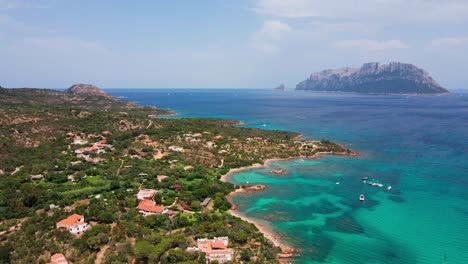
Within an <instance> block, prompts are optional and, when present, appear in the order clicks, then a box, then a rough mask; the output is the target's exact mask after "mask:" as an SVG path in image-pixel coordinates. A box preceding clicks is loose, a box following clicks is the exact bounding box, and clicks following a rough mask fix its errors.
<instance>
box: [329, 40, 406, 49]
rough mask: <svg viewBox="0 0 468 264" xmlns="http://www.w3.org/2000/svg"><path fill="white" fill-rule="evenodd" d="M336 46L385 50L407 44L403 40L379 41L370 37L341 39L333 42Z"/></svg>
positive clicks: (402, 46) (401, 47)
mask: <svg viewBox="0 0 468 264" xmlns="http://www.w3.org/2000/svg"><path fill="white" fill-rule="evenodd" d="M333 46H334V47H335V48H342V49H359V50H370V51H383V50H393V49H406V48H408V45H406V44H405V43H404V42H402V41H401V40H388V41H378V40H370V39H353V40H340V41H336V42H334V43H333Z"/></svg>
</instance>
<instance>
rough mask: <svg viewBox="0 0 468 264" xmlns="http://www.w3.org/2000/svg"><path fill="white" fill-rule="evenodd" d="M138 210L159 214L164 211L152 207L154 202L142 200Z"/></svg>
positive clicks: (157, 206)
mask: <svg viewBox="0 0 468 264" xmlns="http://www.w3.org/2000/svg"><path fill="white" fill-rule="evenodd" d="M138 210H142V211H145V212H151V213H156V214H160V213H162V211H163V210H164V207H162V206H159V205H154V202H153V201H151V200H143V201H140V203H139V204H138Z"/></svg>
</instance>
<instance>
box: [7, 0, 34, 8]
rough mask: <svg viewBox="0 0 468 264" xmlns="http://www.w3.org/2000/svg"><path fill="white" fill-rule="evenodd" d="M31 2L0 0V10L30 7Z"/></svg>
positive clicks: (31, 5)
mask: <svg viewBox="0 0 468 264" xmlns="http://www.w3.org/2000/svg"><path fill="white" fill-rule="evenodd" d="M30 7H33V4H32V3H31V2H28V1H22V0H0V10H5V9H19V8H30Z"/></svg>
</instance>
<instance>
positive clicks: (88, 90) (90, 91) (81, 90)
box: [65, 83, 115, 99]
mask: <svg viewBox="0 0 468 264" xmlns="http://www.w3.org/2000/svg"><path fill="white" fill-rule="evenodd" d="M65 92H66V93H71V94H74V95H91V96H102V97H106V98H108V99H115V98H114V97H113V96H111V95H109V94H108V93H106V92H104V91H103V90H101V89H100V88H99V87H97V86H95V85H92V84H82V83H78V84H74V85H72V86H71V87H70V88H68V89H66V90H65Z"/></svg>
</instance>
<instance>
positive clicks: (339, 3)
mask: <svg viewBox="0 0 468 264" xmlns="http://www.w3.org/2000/svg"><path fill="white" fill-rule="evenodd" d="M253 9H254V10H255V11H256V12H258V13H261V14H266V15H271V16H276V17H285V18H305V17H317V18H326V19H352V20H368V19H374V20H375V19H378V20H382V19H385V20H387V21H392V22H394V23H398V22H401V21H418V20H419V21H439V22H440V21H456V20H468V1H466V0H445V1H440V0H356V1H349V0H328V1H321V0H287V1H286V0H258V1H257V3H256V5H255V7H254V8H253Z"/></svg>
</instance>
